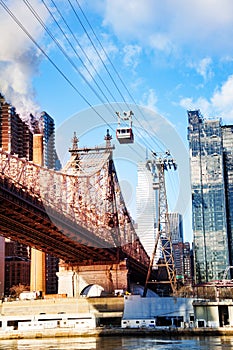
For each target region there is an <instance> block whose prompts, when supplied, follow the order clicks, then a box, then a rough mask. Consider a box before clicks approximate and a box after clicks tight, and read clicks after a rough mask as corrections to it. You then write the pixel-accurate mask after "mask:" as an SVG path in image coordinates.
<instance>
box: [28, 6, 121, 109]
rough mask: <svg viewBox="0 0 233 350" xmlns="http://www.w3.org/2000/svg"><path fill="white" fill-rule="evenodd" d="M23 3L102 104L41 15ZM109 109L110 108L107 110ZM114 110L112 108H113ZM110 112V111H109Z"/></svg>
mask: <svg viewBox="0 0 233 350" xmlns="http://www.w3.org/2000/svg"><path fill="white" fill-rule="evenodd" d="M23 2H24V3H25V5H26V6H27V7H28V9H29V10H30V11H31V13H32V14H33V15H34V17H35V18H36V19H37V21H38V22H39V23H40V24H41V26H42V27H43V28H44V30H45V31H46V33H47V34H48V35H49V36H50V38H51V39H52V40H53V41H54V42H55V44H56V45H57V46H58V48H59V50H60V51H61V52H62V53H63V55H64V56H65V57H66V59H67V60H68V61H69V63H70V64H71V65H72V67H73V68H74V69H75V71H76V72H78V73H79V74H80V76H81V77H82V79H83V80H84V81H85V82H86V84H87V85H88V87H89V88H90V89H91V90H92V92H94V94H95V95H96V96H97V97H98V98H99V100H100V101H101V102H102V103H103V104H104V103H105V101H104V100H103V99H102V97H101V96H100V95H99V94H98V92H97V91H96V90H95V89H94V88H93V87H92V86H91V84H90V83H89V82H88V80H87V79H86V78H85V76H84V75H83V74H82V72H80V70H79V69H78V67H77V65H76V64H75V63H74V61H73V60H72V59H71V58H70V57H69V55H68V54H67V52H66V51H65V50H64V48H63V47H62V45H61V44H60V43H59V42H58V40H57V39H56V38H55V36H54V35H53V34H52V32H51V31H50V30H49V29H48V27H47V26H46V25H45V23H44V22H43V20H42V19H41V17H40V16H39V15H38V13H37V12H36V11H35V10H34V8H33V7H32V6H31V5H30V4H29V2H28V1H27V0H23ZM105 106H106V108H107V109H108V110H109V108H108V105H106V104H105ZM109 111H110V110H109ZM113 111H114V110H113ZM110 112H111V111H110Z"/></svg>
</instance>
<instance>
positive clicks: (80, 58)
mask: <svg viewBox="0 0 233 350" xmlns="http://www.w3.org/2000/svg"><path fill="white" fill-rule="evenodd" d="M50 1H51V2H52V4H53V6H54V7H55V8H56V11H57V12H58V14H59V16H60V17H61V19H62V20H63V22H64V23H65V25H66V27H67V28H68V30H69V32H70V34H71V35H72V37H73V39H74V40H75V42H76V43H77V45H78V46H79V48H80V50H81V51H82V53H83V55H84V56H85V58H86V59H87V61H88V63H89V64H90V65H91V67H92V68H93V70H94V72H95V74H96V75H97V77H98V78H99V79H100V81H101V82H102V84H103V85H104V87H105V89H106V90H107V91H108V93H109V95H110V96H111V97H112V99H113V100H114V101H115V102H116V103H117V101H116V100H115V98H114V96H113V94H112V92H111V90H110V89H109V88H108V87H107V85H106V84H105V82H104V80H103V79H102V77H101V76H100V74H99V73H98V71H97V69H96V68H95V66H94V64H93V63H92V61H91V60H90V59H89V57H88V55H87V54H86V52H85V50H84V49H83V48H82V46H81V45H80V43H79V41H78V40H77V38H76V36H75V35H74V32H73V31H72V29H71V27H70V26H69V24H68V23H67V21H66V20H65V18H64V16H63V15H62V13H61V11H60V10H59V8H58V7H57V5H56V4H55V2H54V1H53V0H50ZM42 3H43V4H44V6H45V7H46V9H47V11H48V12H49V14H50V15H51V16H52V18H53V20H54V22H55V23H56V25H57V26H58V28H59V29H60V31H61V32H62V34H63V35H64V37H65V38H66V40H67V42H68V43H69V45H70V46H71V48H72V49H73V51H74V53H75V55H76V56H77V57H78V58H79V60H80V62H81V63H82V65H83V66H84V67H85V69H86V71H87V72H88V74H89V75H90V77H91V78H92V80H93V81H94V83H95V84H96V86H97V87H98V88H99V90H100V91H101V93H102V95H103V96H104V97H105V98H106V101H107V102H108V104H109V105H110V106H111V107H112V105H111V102H110V101H109V99H108V97H107V96H106V94H105V93H104V91H103V90H102V88H101V87H100V85H99V84H98V83H97V81H96V79H95V78H94V76H93V74H92V73H91V72H90V70H89V69H88V67H87V66H86V64H85V62H84V61H83V59H82V57H81V56H80V55H79V53H78V52H77V50H76V48H75V47H74V45H73V44H72V42H71V41H70V39H69V38H68V36H67V34H66V33H65V32H64V30H63V29H62V27H61V25H60V24H59V22H58V21H57V20H56V18H55V16H54V15H53V13H52V11H51V10H50V9H49V7H48V5H47V4H46V3H45V1H44V0H42ZM112 109H113V107H112ZM114 111H115V110H114V109H113V112H114Z"/></svg>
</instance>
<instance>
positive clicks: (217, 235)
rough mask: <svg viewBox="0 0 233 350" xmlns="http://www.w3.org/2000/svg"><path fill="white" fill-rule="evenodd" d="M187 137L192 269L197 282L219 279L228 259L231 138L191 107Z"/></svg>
mask: <svg viewBox="0 0 233 350" xmlns="http://www.w3.org/2000/svg"><path fill="white" fill-rule="evenodd" d="M224 130H225V131H224ZM188 140H189V149H190V170H191V187H192V217H193V235H194V237H193V239H194V265H195V266H194V269H195V279H196V282H197V283H200V282H208V281H211V280H218V279H221V278H222V276H223V271H224V270H225V268H226V266H228V265H229V264H230V261H231V256H232V252H231V250H232V248H231V245H232V244H231V227H230V226H231V223H230V222H231V221H232V220H231V218H230V216H229V213H230V208H229V207H230V203H231V201H232V199H233V198H232V185H231V183H232V174H231V172H232V170H231V167H232V161H231V159H232V158H231V157H232V152H231V151H230V149H232V146H230V145H231V144H232V141H233V138H232V134H231V133H229V129H228V128H224V127H222V126H221V120H220V119H217V118H216V119H211V120H210V119H208V120H207V119H204V118H203V116H202V115H201V114H200V111H199V110H195V111H188ZM227 157H228V158H227ZM226 194H227V195H226ZM231 211H232V209H231Z"/></svg>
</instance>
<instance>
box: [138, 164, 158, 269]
mask: <svg viewBox="0 0 233 350" xmlns="http://www.w3.org/2000/svg"><path fill="white" fill-rule="evenodd" d="M136 212H137V219H136V221H137V230H136V231H137V235H138V237H139V239H140V241H141V242H142V244H143V246H144V248H145V250H146V252H147V254H148V255H149V257H151V256H152V253H153V250H154V246H155V238H156V234H157V228H156V220H157V213H156V195H155V191H154V189H153V175H152V173H151V170H150V169H149V168H148V167H147V163H146V162H140V163H138V184H137V188H136ZM160 257H161V243H160V242H159V246H158V249H157V254H156V257H155V260H154V263H156V262H157V261H158V259H159V258H160Z"/></svg>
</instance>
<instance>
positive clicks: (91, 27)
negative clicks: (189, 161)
mask: <svg viewBox="0 0 233 350" xmlns="http://www.w3.org/2000/svg"><path fill="white" fill-rule="evenodd" d="M76 2H77V4H78V7H79V9H80V11H81V12H82V15H83V17H84V18H85V20H86V22H87V24H88V25H89V27H90V29H91V31H92V33H93V35H94V37H95V39H96V40H97V42H98V43H99V45H100V47H101V49H102V51H103V52H104V54H105V57H106V58H107V60H108V61H109V63H110V64H111V67H112V68H113V70H114V72H115V73H116V75H117V77H118V79H119V80H120V82H121V83H122V85H123V87H124V88H125V90H126V91H127V93H128V95H129V97H130V98H131V100H132V101H133V103H134V104H135V106H136V107H137V110H138V111H139V113H140V114H141V115H142V117H143V118H144V120H145V121H146V122H147V123H148V124H149V126H150V123H149V122H148V120H146V119H145V116H144V114H143V113H142V111H141V109H140V108H139V107H138V105H137V103H136V101H135V100H134V98H133V96H132V94H131V93H130V91H129V89H128V87H127V85H126V84H125V83H124V81H123V80H122V78H121V76H120V74H119V73H118V71H117V69H116V68H115V66H114V64H113V62H112V60H111V59H110V57H109V55H108V54H107V52H106V50H105V49H104V47H103V45H102V43H101V41H100V40H99V38H98V36H97V35H96V33H95V31H94V29H93V26H92V25H91V23H90V21H89V20H88V18H87V16H86V15H85V13H84V11H83V9H82V7H81V5H80V3H79V1H78V0H76ZM79 22H81V20H80V18H79ZM81 25H82V27H83V28H84V30H85V33H87V31H86V29H85V27H84V25H83V24H82V23H81ZM87 35H88V34H87ZM88 38H89V39H90V41H91V43H92V44H93V41H92V40H91V38H90V36H89V35H88ZM93 45H94V44H93ZM121 96H122V98H123V101H124V102H125V103H126V101H125V99H124V96H123V95H122V94H121ZM126 105H127V107H128V108H129V109H130V107H129V105H128V104H127V103H126ZM135 119H136V120H137V122H138V123H139V125H140V126H141V128H142V129H143V130H144V131H145V132H146V134H147V135H148V137H149V138H150V139H152V138H151V136H150V134H149V132H148V131H147V130H146V129H145V128H144V127H143V125H142V124H141V122H140V121H139V120H138V119H137V117H135ZM151 129H152V130H153V128H152V127H151ZM141 136H142V135H141ZM142 137H143V136H142ZM152 142H154V143H155V144H156V145H157V146H158V148H159V149H160V150H162V149H161V147H160V146H159V144H158V143H157V142H156V141H155V140H154V139H152ZM161 143H162V142H161ZM162 144H163V143H162ZM163 146H165V145H164V144H163ZM149 148H153V147H151V146H150V147H149ZM165 148H166V147H165ZM153 151H154V150H153Z"/></svg>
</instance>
